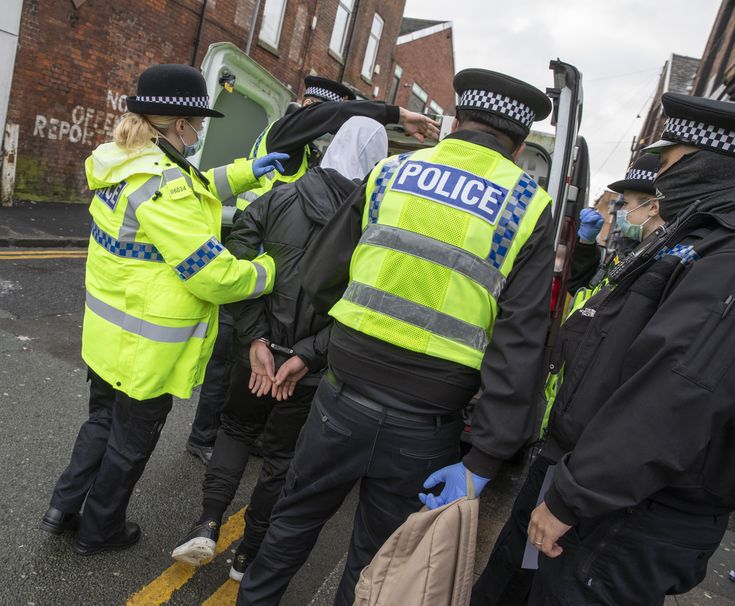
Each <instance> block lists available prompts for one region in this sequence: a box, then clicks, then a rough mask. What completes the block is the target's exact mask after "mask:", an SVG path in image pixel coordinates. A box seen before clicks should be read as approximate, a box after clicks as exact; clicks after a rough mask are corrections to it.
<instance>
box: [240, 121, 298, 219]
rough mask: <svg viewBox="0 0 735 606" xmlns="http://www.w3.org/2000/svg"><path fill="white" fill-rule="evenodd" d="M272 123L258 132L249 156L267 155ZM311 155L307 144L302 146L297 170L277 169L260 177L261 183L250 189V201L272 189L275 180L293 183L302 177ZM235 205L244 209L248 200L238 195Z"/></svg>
mask: <svg viewBox="0 0 735 606" xmlns="http://www.w3.org/2000/svg"><path fill="white" fill-rule="evenodd" d="M273 124H275V123H271V124H269V125H268V126H267V127H266V129H265V130H264V131H263V132H262V133H260V135H259V136H258V138H257V139H256V140H255V143H254V144H253V149H252V150H251V151H250V158H251V159H253V160H254V159H255V158H261V157H263V156H266V155H268V153H269V152H268V145H267V139H268V132H269V131H270V129H271V128H272V127H273ZM271 151H278V150H271ZM310 156H311V152H310V150H309V146H308V145H306V146H304V150H303V152H302V159H301V165H300V166H299V170H297V171H296V172H295V173H294V174H293V175H282V174H280V173H279V172H277V171H272V172H271V173H269V174H268V175H264V176H263V177H262V178H261V184H260V185H259V186H258V187H255V188H253V189H252V190H251V193H252V194H253V195H252V196H248V197H250V198H251V199H250V202H252V200H254V199H255V198H257V197H258V196H262V195H263V194H264V193H266V192H269V191H270V190H271V189H273V186H274V185H275V184H276V183H277V182H279V181H280V182H283V183H293V182H294V181H298V180H299V179H300V178H301V177H303V176H304V175H305V174H306V171H307V170H309V157H310ZM236 204H237V207H238V208H239V209H240V210H245V208H247V207H248V204H249V202H248V200H247V199H246V198H245V197H240V198H238V199H237V202H236Z"/></svg>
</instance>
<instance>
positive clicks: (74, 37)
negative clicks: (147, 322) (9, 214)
mask: <svg viewBox="0 0 735 606" xmlns="http://www.w3.org/2000/svg"><path fill="white" fill-rule="evenodd" d="M11 1H12V2H15V3H18V2H22V13H21V20H20V31H19V36H18V45H17V53H16V56H15V67H14V70H13V73H12V86H11V93H10V101H9V103H8V107H7V122H6V124H5V127H6V128H5V132H6V137H5V146H4V149H5V151H6V152H7V151H8V149H9V148H10V147H12V148H13V149H12V153H6V162H5V163H4V165H3V167H2V171H3V174H5V175H8V174H10V173H11V172H12V175H14V185H11V186H10V187H11V188H12V187H14V191H12V189H11V191H10V192H8V191H7V189H8V187H9V186H8V183H11V184H12V182H13V179H4V180H3V183H5V188H4V189H5V190H6V191H3V196H4V198H7V197H8V196H9V195H11V194H12V196H13V197H15V198H16V199H24V198H28V199H34V200H80V201H81V200H86V199H87V192H86V187H85V179H84V175H83V169H82V161H83V159H84V158H85V157H86V156H87V155H88V154H89V153H90V151H91V150H92V149H93V148H94V147H95V146H96V145H99V144H100V143H102V142H104V141H105V140H107V139H108V138H109V136H110V134H111V132H112V129H113V127H114V124H115V120H116V119H117V118H118V116H120V115H121V114H122V113H123V112H124V111H125V110H126V105H125V95H126V94H131V93H134V91H135V85H136V80H137V77H138V75H139V74H140V72H141V71H142V70H143V69H144V68H146V67H147V66H149V65H151V64H154V63H189V64H193V65H196V66H200V65H201V61H202V58H203V57H204V55H205V54H206V52H207V49H208V47H209V45H210V44H212V43H214V42H220V41H229V42H232V43H234V44H235V45H237V46H238V47H240V48H241V49H243V50H247V49H249V50H250V56H251V57H252V58H253V59H255V61H257V62H258V63H259V64H261V65H262V66H264V67H265V68H266V69H267V70H269V71H270V72H271V73H272V74H273V75H274V76H275V77H276V78H278V79H279V80H280V81H282V82H283V83H284V84H286V85H287V86H288V87H289V88H291V90H293V92H294V93H295V94H296V95H297V96H298V95H300V94H301V93H302V92H303V77H304V76H305V75H308V74H310V73H311V74H319V75H323V76H327V77H329V78H333V79H336V80H340V81H342V82H344V83H345V84H347V85H348V86H350V87H352V88H353V89H354V90H355V91H356V92H357V93H358V94H360V96H362V97H365V98H369V99H378V100H385V99H386V98H387V97H388V94H389V92H390V87H391V85H392V83H393V73H394V65H395V63H396V58H397V53H398V52H399V49H400V46H399V47H396V41H397V39H398V37H399V34H400V29H401V24H402V16H403V9H404V5H405V0H319V1H318V2H317V1H314V0H261V1H260V3H259V11H258V14H257V15H254V14H253V13H254V10H255V6H256V0H128V1H127V2H124V3H116V2H107V1H106V0H11ZM251 29H252V35H251ZM448 32H449V33H448V35H449V36H451V30H448ZM427 40H428V38H427ZM437 41H438V42H439V41H441V40H440V38H439V37H437ZM446 48H449V51H448V52H449V55H447V54H446V53H447V50H446ZM442 49H443V50H441V51H440V52H441V56H442V61H443V62H444V61H445V60H446V61H447V65H449V66H453V60H452V57H451V38H450V39H449V46H448V47H446V45H445V46H443V47H442ZM446 57H448V58H446ZM420 69H424V68H423V67H421V68H420ZM452 71H453V67H452V68H450V69H446V70H443V71H442V74H444V73H445V72H446V74H447V82H445V83H441V88H442V91H441V92H434V89H433V88H432V89H431V95H432V99H433V98H434V95H435V96H436V99H437V100H438V99H441V101H437V103H440V104H442V107H443V108H444V109H446V110H447V111H453V101H452V102H450V100H449V98H448V96H447V95H445V92H446V90H449V89H451V75H452ZM404 73H406V74H407V75H408V69H407V68H405V69H404ZM421 77H422V78H423V76H421ZM437 80H438V79H437V78H436V76H434V81H433V82H427V83H426V84H425V86H426V87H429V86H439V83H438V81H437ZM413 81H414V79H413V77H412V80H411V82H413ZM447 86H448V87H449V88H448V89H447ZM8 133H10V134H11V135H12V134H13V133H16V135H14V136H15V137H16V140H15V141H13V140H12V139H13V136H8ZM7 158H12V163H13V164H12V166H9V165H8V162H9V161H8V160H7Z"/></svg>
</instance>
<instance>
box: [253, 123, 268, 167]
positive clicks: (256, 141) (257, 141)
mask: <svg viewBox="0 0 735 606" xmlns="http://www.w3.org/2000/svg"><path fill="white" fill-rule="evenodd" d="M267 132H268V127H267V126H266V127H265V128H264V129H263V132H262V133H260V134H259V135H258V138H257V139H256V140H255V143H253V149H251V150H250V160H255V158H257V157H258V148H259V147H260V142H261V141H262V140H263V137H265V133H267Z"/></svg>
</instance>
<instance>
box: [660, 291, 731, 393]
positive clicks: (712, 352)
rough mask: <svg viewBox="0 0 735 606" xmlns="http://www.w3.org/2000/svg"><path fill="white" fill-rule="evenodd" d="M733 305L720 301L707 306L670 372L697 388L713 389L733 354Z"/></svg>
mask: <svg viewBox="0 0 735 606" xmlns="http://www.w3.org/2000/svg"><path fill="white" fill-rule="evenodd" d="M731 307H735V305H733V304H732V301H721V302H719V303H717V304H716V305H714V306H713V307H712V308H710V310H709V312H708V313H707V317H706V320H705V322H704V325H703V327H702V329H701V330H699V331H698V333H697V336H696V337H695V338H694V339H693V340H692V342H691V344H690V346H689V348H688V349H687V351H686V353H685V354H684V357H683V358H682V361H681V362H680V363H679V364H677V365H676V366H675V367H674V372H676V373H678V374H679V375H681V376H682V377H684V378H685V379H688V380H690V381H692V382H693V383H696V384H697V385H699V386H700V387H702V388H704V389H706V390H708V391H714V390H715V389H716V388H717V386H718V385H719V383H720V381H721V380H722V378H723V377H724V376H725V373H726V372H727V370H728V369H729V368H730V366H731V364H732V361H733V357H734V356H735V310H733V309H731Z"/></svg>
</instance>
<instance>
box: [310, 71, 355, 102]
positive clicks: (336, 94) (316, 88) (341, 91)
mask: <svg viewBox="0 0 735 606" xmlns="http://www.w3.org/2000/svg"><path fill="white" fill-rule="evenodd" d="M304 84H305V85H306V90H305V91H304V97H315V98H316V99H320V100H321V101H354V100H355V93H353V92H352V91H351V90H350V89H349V88H347V87H346V86H345V85H344V84H340V83H339V82H335V81H334V80H330V79H329V78H322V77H321V76H306V78H304Z"/></svg>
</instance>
